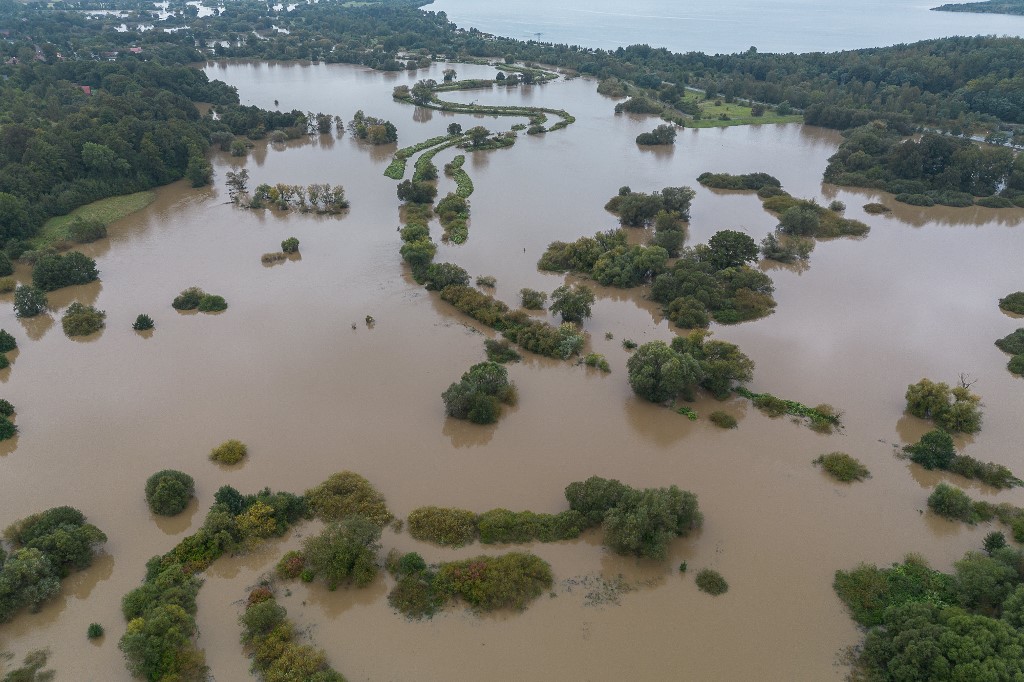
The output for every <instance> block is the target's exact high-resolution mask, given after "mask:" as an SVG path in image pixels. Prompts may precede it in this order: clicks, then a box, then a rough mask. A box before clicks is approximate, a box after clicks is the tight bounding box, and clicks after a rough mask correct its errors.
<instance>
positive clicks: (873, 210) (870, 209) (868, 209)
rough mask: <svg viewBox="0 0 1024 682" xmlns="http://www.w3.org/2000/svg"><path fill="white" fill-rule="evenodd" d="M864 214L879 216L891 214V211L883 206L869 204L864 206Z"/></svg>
mask: <svg viewBox="0 0 1024 682" xmlns="http://www.w3.org/2000/svg"><path fill="white" fill-rule="evenodd" d="M864 212H865V213H870V214H871V215H879V214H882V213H892V209H891V208H889V207H888V206H886V205H885V204H879V203H870V204H864Z"/></svg>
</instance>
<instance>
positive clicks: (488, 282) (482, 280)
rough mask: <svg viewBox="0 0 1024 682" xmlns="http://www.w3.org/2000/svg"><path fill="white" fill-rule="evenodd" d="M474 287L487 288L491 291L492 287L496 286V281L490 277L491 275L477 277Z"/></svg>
mask: <svg viewBox="0 0 1024 682" xmlns="http://www.w3.org/2000/svg"><path fill="white" fill-rule="evenodd" d="M476 285H477V286H478V287H487V288H488V289H493V288H494V287H496V286H498V280H497V279H496V278H494V277H492V276H491V275H480V276H479V277H477V278H476Z"/></svg>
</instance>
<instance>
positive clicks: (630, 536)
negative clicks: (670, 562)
mask: <svg viewBox="0 0 1024 682" xmlns="http://www.w3.org/2000/svg"><path fill="white" fill-rule="evenodd" d="M565 497H566V499H567V500H568V501H569V508H570V509H572V510H573V511H576V512H579V513H580V514H582V515H583V518H584V519H585V520H586V523H587V524H588V525H596V524H599V523H602V524H604V529H605V538H604V542H605V544H606V545H607V546H608V547H609V548H611V549H612V550H613V551H615V552H616V553H618V554H634V555H636V556H643V557H653V558H656V559H663V558H664V557H665V556H666V554H667V553H668V543H669V541H670V540H671V539H672V538H674V537H681V536H684V535H686V534H687V533H689V531H691V530H694V529H696V528H700V526H701V524H702V523H703V520H704V517H703V515H702V514H701V513H700V511H699V510H698V507H697V496H696V495H694V494H693V493H691V492H688V491H684V490H680V489H679V488H677V487H676V486H674V485H673V486H670V487H668V488H646V489H644V490H637V489H635V488H631V487H630V486H628V485H625V484H624V483H620V482H619V481H617V480H615V479H604V478H600V477H598V476H592V477H590V478H588V479H587V480H586V481H577V482H575V483H570V484H569V485H568V487H566V489H565Z"/></svg>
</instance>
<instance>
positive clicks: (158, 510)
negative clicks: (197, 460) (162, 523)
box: [146, 469, 196, 516]
mask: <svg viewBox="0 0 1024 682" xmlns="http://www.w3.org/2000/svg"><path fill="white" fill-rule="evenodd" d="M195 492H196V486H195V481H194V480H192V477H191V476H189V475H188V474H186V473H184V472H182V471H176V470H174V469H164V470H163V471H158V472H156V473H155V474H153V475H152V476H150V477H149V478H148V479H146V504H148V505H149V510H150V511H151V512H153V513H154V514H159V515H160V516H175V515H177V514H180V513H181V512H182V511H184V509H185V507H186V506H188V501H189V500H191V499H192V497H193V496H194V495H195Z"/></svg>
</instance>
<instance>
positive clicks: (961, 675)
mask: <svg viewBox="0 0 1024 682" xmlns="http://www.w3.org/2000/svg"><path fill="white" fill-rule="evenodd" d="M1022 562H1024V552H1021V550H1019V549H1014V548H1011V547H1005V546H998V545H993V546H992V547H991V549H990V550H989V551H988V552H986V553H981V552H967V553H966V554H965V555H964V556H963V558H962V559H960V560H959V561H957V562H956V563H955V564H954V571H953V574H952V575H950V574H945V573H940V572H938V571H934V570H932V569H931V568H929V567H928V565H927V563H926V562H925V560H924V559H923V558H922V557H920V556H916V555H908V556H907V558H906V559H905V560H904V562H903V563H902V564H893V565H892V567H891V568H887V569H880V568H877V567H876V566H873V565H867V564H861V565H860V566H858V567H857V568H856V569H854V570H853V571H850V572H845V571H837V572H836V579H835V583H834V587H835V590H836V593H837V594H838V595H839V596H840V598H841V599H843V601H844V602H846V603H847V605H848V606H849V607H850V611H851V614H852V615H853V617H854V618H855V619H856V620H857V621H858V622H859V623H861V624H862V625H865V626H867V627H868V628H869V629H868V634H867V639H866V640H865V643H864V646H863V647H862V648H861V649H860V650H859V653H858V656H857V659H856V661H855V663H854V665H855V670H856V671H857V672H858V674H860V675H863V676H864V679H879V680H887V679H895V677H894V676H893V672H894V671H899V676H900V678H901V679H908V680H918V679H920V680H923V679H929V680H957V679H981V678H983V677H992V678H993V679H1012V678H1014V677H1016V676H1020V675H1022V674H1024V659H1022V658H1021V656H1020V651H1021V648H1022V647H1024V628H1022V627H1021V626H1022V625H1024V581H1022V573H1021V570H1020V567H1021V565H1022ZM922 652H927V653H922ZM997 671H998V672H997Z"/></svg>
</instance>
